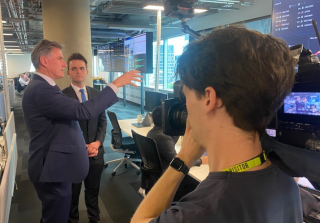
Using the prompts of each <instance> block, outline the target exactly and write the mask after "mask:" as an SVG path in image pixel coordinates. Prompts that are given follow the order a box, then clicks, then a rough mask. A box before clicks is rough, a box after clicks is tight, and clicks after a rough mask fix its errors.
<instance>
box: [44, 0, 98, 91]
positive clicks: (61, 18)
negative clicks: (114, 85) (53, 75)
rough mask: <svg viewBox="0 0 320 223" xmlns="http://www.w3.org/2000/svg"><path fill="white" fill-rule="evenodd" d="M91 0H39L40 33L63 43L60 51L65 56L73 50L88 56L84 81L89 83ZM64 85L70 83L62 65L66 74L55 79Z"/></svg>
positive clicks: (60, 84)
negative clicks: (40, 0) (40, 15)
mask: <svg viewBox="0 0 320 223" xmlns="http://www.w3.org/2000/svg"><path fill="white" fill-rule="evenodd" d="M89 9H90V1H88V0H68V1H65V0H45V1H42V17H43V37H44V38H45V39H48V40H51V41H58V42H60V43H62V44H63V45H64V46H65V47H64V49H63V50H62V53H63V55H64V57H65V61H66V60H67V58H68V57H69V56H70V55H71V54H72V53H75V52H79V53H81V54H82V55H83V56H84V57H85V58H86V59H87V60H88V67H87V69H88V71H89V74H88V76H87V78H86V85H87V86H92V75H93V74H92V73H91V72H92V50H91V29H90V10H89ZM56 83H57V85H58V86H59V87H60V88H61V89H63V88H65V87H67V86H69V85H70V80H69V79H68V78H67V72H66V69H65V77H64V78H61V79H59V80H56Z"/></svg>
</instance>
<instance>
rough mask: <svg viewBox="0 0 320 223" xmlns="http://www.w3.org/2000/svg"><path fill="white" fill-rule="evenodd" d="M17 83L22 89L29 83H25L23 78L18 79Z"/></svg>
mask: <svg viewBox="0 0 320 223" xmlns="http://www.w3.org/2000/svg"><path fill="white" fill-rule="evenodd" d="M19 83H20V84H21V86H22V87H24V86H27V85H28V84H29V81H28V82H27V81H25V80H24V79H23V78H21V77H20V78H19Z"/></svg>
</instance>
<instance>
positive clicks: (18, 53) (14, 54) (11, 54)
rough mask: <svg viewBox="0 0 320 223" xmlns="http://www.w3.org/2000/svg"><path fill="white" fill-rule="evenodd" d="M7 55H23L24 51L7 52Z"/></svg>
mask: <svg viewBox="0 0 320 223" xmlns="http://www.w3.org/2000/svg"><path fill="white" fill-rule="evenodd" d="M7 55H24V53H7Z"/></svg>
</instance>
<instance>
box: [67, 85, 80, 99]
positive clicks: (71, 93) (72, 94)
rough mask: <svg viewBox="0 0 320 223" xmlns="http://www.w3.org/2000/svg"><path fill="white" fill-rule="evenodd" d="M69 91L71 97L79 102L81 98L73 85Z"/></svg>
mask: <svg viewBox="0 0 320 223" xmlns="http://www.w3.org/2000/svg"><path fill="white" fill-rule="evenodd" d="M69 91H70V95H69V97H70V98H74V99H77V100H78V101H79V98H78V96H77V94H76V92H75V91H74V89H73V87H72V86H71V85H70V86H69Z"/></svg>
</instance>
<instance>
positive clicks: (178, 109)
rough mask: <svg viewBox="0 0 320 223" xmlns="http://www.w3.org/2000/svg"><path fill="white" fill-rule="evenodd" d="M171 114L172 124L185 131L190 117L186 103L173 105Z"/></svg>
mask: <svg viewBox="0 0 320 223" xmlns="http://www.w3.org/2000/svg"><path fill="white" fill-rule="evenodd" d="M169 114H170V115H169V117H170V120H169V121H170V124H171V126H174V127H175V128H176V129H177V130H180V131H185V129H186V123H187V117H188V112H187V108H186V104H183V103H177V104H175V105H173V106H172V107H171V109H170V111H169Z"/></svg>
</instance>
